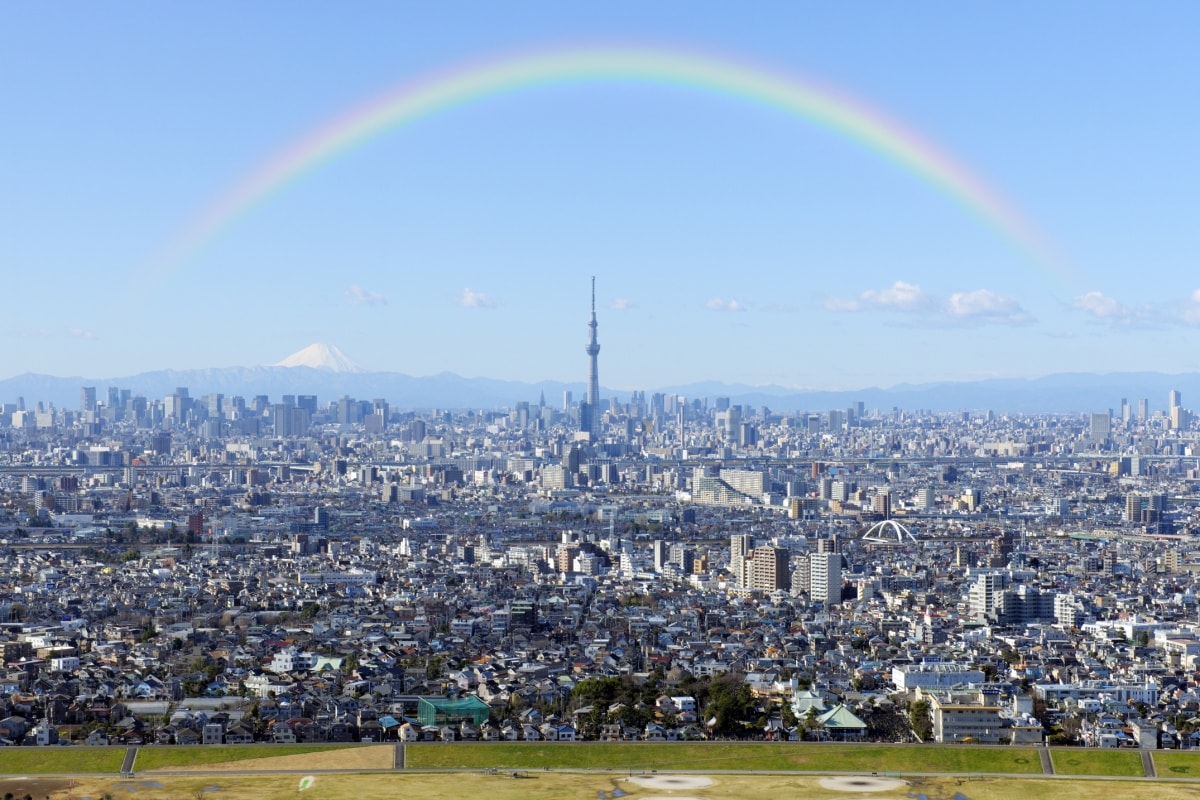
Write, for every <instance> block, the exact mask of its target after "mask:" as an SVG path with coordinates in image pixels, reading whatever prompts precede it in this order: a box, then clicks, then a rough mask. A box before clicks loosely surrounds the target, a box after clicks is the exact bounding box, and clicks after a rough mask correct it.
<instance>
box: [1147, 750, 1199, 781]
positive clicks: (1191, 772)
mask: <svg viewBox="0 0 1200 800" xmlns="http://www.w3.org/2000/svg"><path fill="white" fill-rule="evenodd" d="M1152 755H1153V756H1154V767H1155V769H1157V770H1158V777H1160V778H1200V751H1196V750H1184V751H1182V752H1180V751H1178V750H1155V751H1154V753H1153V754H1152Z"/></svg>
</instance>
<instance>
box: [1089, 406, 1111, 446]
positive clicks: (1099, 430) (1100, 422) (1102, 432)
mask: <svg viewBox="0 0 1200 800" xmlns="http://www.w3.org/2000/svg"><path fill="white" fill-rule="evenodd" d="M1111 431H1112V417H1111V416H1110V415H1109V413H1108V412H1107V411H1104V412H1100V413H1096V414H1092V419H1091V429H1090V431H1089V433H1090V438H1091V440H1092V441H1094V442H1104V441H1107V440H1108V436H1109V433H1111Z"/></svg>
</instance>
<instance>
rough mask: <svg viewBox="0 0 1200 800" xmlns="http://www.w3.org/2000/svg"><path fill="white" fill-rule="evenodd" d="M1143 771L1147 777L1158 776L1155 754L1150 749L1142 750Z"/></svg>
mask: <svg viewBox="0 0 1200 800" xmlns="http://www.w3.org/2000/svg"><path fill="white" fill-rule="evenodd" d="M1142 771H1143V772H1145V773H1146V777H1147V778H1157V777H1158V770H1156V769H1155V768H1154V756H1153V754H1151V752H1150V751H1149V750H1143V751H1142Z"/></svg>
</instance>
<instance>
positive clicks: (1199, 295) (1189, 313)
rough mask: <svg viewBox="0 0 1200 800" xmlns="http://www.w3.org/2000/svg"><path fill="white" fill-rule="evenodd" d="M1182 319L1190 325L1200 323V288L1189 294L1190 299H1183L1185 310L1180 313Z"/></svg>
mask: <svg viewBox="0 0 1200 800" xmlns="http://www.w3.org/2000/svg"><path fill="white" fill-rule="evenodd" d="M1179 317H1180V319H1182V320H1183V321H1184V322H1185V323H1187V324H1188V325H1200V289H1197V290H1196V291H1194V292H1192V293H1191V294H1190V295H1188V299H1187V300H1185V301H1183V310H1182V311H1180V313H1179Z"/></svg>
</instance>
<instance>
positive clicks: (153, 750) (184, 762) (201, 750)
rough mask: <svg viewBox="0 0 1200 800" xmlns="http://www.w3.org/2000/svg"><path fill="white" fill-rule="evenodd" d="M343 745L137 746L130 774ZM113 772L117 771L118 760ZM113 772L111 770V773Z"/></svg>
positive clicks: (319, 751) (315, 751) (334, 747)
mask: <svg viewBox="0 0 1200 800" xmlns="http://www.w3.org/2000/svg"><path fill="white" fill-rule="evenodd" d="M346 746H347V745H327V744H326V745H322V744H313V745H307V744H298V745H293V744H246V745H197V746H194V747H141V748H139V749H138V754H137V760H136V761H134V762H133V769H134V772H144V771H146V770H152V769H171V768H172V767H195V766H199V765H202V764H221V763H225V762H228V761H246V760H248V759H253V758H273V757H277V756H295V755H303V754H305V753H322V752H325V751H326V750H337V749H339V748H342V747H346ZM117 769H120V762H119V761H118V764H117ZM114 771H115V770H114Z"/></svg>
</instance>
